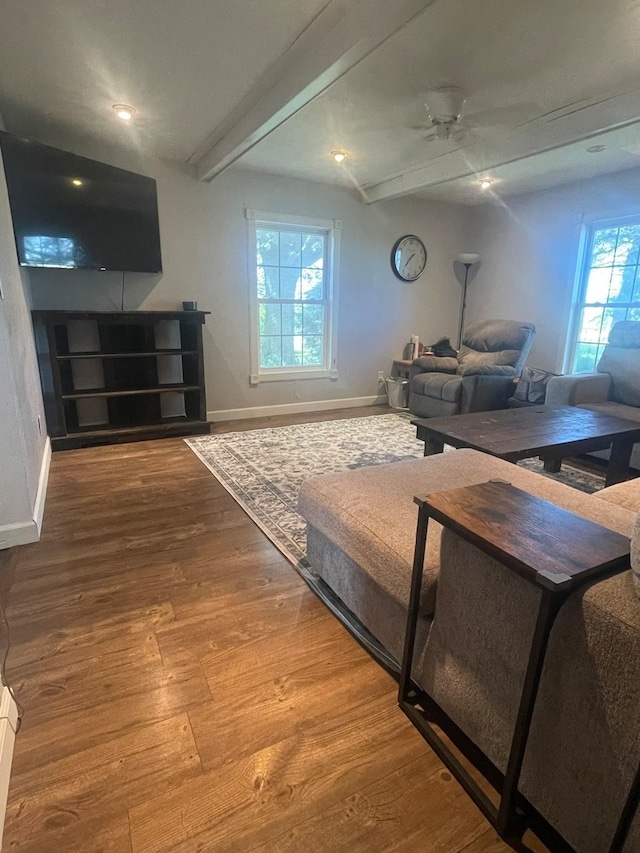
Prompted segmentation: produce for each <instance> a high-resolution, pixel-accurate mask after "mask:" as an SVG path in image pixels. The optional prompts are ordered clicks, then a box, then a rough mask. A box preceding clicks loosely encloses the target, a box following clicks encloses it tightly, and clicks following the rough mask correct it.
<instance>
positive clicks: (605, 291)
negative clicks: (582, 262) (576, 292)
mask: <svg viewBox="0 0 640 853" xmlns="http://www.w3.org/2000/svg"><path fill="white" fill-rule="evenodd" d="M610 284H611V268H610V267H605V268H604V269H603V268H599V269H593V270H591V271H590V272H589V280H588V282H587V293H586V296H585V300H584V301H585V302H589V303H593V302H606V301H607V298H608V296H609V286H610Z"/></svg>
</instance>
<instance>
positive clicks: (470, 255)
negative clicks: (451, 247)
mask: <svg viewBox="0 0 640 853" xmlns="http://www.w3.org/2000/svg"><path fill="white" fill-rule="evenodd" d="M458 260H459V261H460V263H461V264H476V263H477V262H478V261H479V260H480V255H478V254H476V253H475V252H461V253H460V254H459V255H458Z"/></svg>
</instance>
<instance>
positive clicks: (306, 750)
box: [0, 409, 542, 853]
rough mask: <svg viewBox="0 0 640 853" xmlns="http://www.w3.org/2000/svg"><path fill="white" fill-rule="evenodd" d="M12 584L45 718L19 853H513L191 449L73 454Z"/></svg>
mask: <svg viewBox="0 0 640 853" xmlns="http://www.w3.org/2000/svg"><path fill="white" fill-rule="evenodd" d="M372 411H376V410H371V409H367V410H364V411H363V412H360V411H354V410H348V411H347V412H330V413H327V414H326V415H324V416H323V418H328V419H333V418H336V417H340V416H341V415H344V416H348V417H353V416H354V415H357V414H371V413H372ZM378 411H379V410H378ZM314 419H315V418H314V417H313V416H309V415H307V416H305V417H299V418H287V419H284V418H281V419H277V420H276V419H270V420H269V421H268V422H266V421H262V422H260V423H258V422H255V421H254V422H247V421H244V422H241V423H239V424H234V425H233V426H234V427H237V428H242V429H246V428H250V427H252V426H253V427H255V426H265V425H269V426H272V425H278V424H279V423H285V422H291V421H294V420H295V421H300V420H314ZM317 419H320V417H319V418H317ZM228 428H229V426H228V425H224V426H221V427H220V430H226V429H228ZM0 568H1V569H2V571H3V574H2V577H3V590H2V593H3V596H4V600H5V602H6V601H7V599H8V610H7V615H8V619H9V623H10V626H11V639H12V648H11V652H10V655H9V662H8V674H9V677H10V680H11V681H12V682H13V684H14V686H15V689H16V693H17V696H18V698H19V700H20V702H21V703H22V704H23V705H24V708H25V713H24V720H23V724H22V728H21V730H20V733H19V735H18V737H17V739H16V746H15V753H14V761H13V771H12V778H11V788H10V795H9V803H8V809H7V819H6V827H5V837H4V849H5V850H21V851H23V850H24V851H33V852H34V853H49V851H52V853H53V852H54V851H55V853H65V851H74V853H75V851H82V853H89V851H96V852H97V851H104V853H106V851H109V853H116V851H117V853H121V851H122V853H125V851H126V853H132V851H133V853H164V851H180V853H183V851H184V853H186V851H189V853H196V851H198V853H207V851H215V853H219V851H233V852H234V853H245V851H256V853H257V851H261V853H285V852H286V853H298V851H305V853H313V851H337V850H349V851H367V853H370V852H371V851H393V850H396V851H402V852H403V853H411V851H416V853H418V852H419V853H430V852H431V851H442V853H460V851H465V853H499V851H507V850H508V849H509V848H507V847H506V846H505V845H504V844H503V843H502V842H500V840H499V839H498V838H497V836H496V834H495V832H494V831H493V830H492V829H491V828H490V827H489V825H488V824H487V823H486V821H485V820H484V819H483V818H482V816H481V815H480V813H479V812H478V810H477V809H476V808H475V807H474V806H473V805H472V803H471V802H470V800H469V799H468V798H467V796H466V795H465V794H464V793H463V791H462V789H461V788H460V787H459V786H458V785H457V783H456V782H455V781H454V780H452V778H451V776H450V774H449V773H448V772H446V771H445V769H444V768H443V766H442V765H441V764H440V762H439V761H438V759H437V758H436V757H435V755H434V754H433V753H432V752H431V751H430V750H429V749H428V748H427V746H426V745H425V743H424V742H423V740H422V739H421V737H420V736H419V735H418V734H417V732H416V731H415V730H414V729H413V727H412V726H411V724H410V723H409V722H408V721H407V720H406V718H405V717H404V716H403V715H402V713H401V712H400V711H399V710H398V707H397V704H396V684H395V682H394V681H393V680H392V678H391V677H390V676H389V675H387V674H386V673H385V672H384V671H383V670H382V669H381V668H380V667H379V666H378V665H377V664H376V663H374V662H373V661H372V660H371V659H370V658H369V657H368V655H367V654H366V653H365V652H364V651H363V650H362V649H361V648H360V646H359V645H358V644H357V643H356V642H355V641H354V640H353V639H352V638H351V637H350V636H349V634H347V632H346V631H345V630H344V629H343V628H342V627H341V626H340V624H339V623H338V622H337V621H336V620H335V618H334V617H333V616H331V615H330V613H329V612H328V611H327V610H326V609H325V607H324V606H323V605H322V604H321V603H320V602H319V601H318V600H317V599H316V598H315V596H314V595H313V593H311V592H310V591H309V589H308V588H307V586H306V585H305V583H304V582H303V581H302V580H301V578H300V577H299V576H298V575H297V573H296V572H295V570H294V569H293V568H292V566H291V565H290V564H289V563H288V562H287V561H286V560H285V559H284V557H282V556H281V554H280V553H279V552H278V551H277V550H276V549H275V548H274V547H273V546H272V545H271V543H270V542H269V541H268V540H267V539H266V537H265V536H264V535H263V534H262V533H261V532H260V531H259V530H258V528H257V527H256V526H255V525H254V524H253V523H252V522H251V521H250V520H249V518H248V517H247V516H246V515H245V514H244V513H243V512H242V510H241V509H240V508H239V507H238V506H237V504H236V503H235V502H234V501H233V499H232V498H231V497H230V496H229V495H228V494H227V492H226V491H225V490H224V489H223V488H222V487H221V486H220V484H219V483H218V481H217V480H216V479H215V478H214V477H213V476H212V475H211V474H210V473H209V471H208V470H207V469H206V468H205V467H204V466H203V465H202V463H201V462H199V461H198V459H197V458H196V457H195V456H194V455H193V454H192V453H191V451H190V450H189V449H188V448H187V447H186V445H185V444H184V443H183V442H182V441H181V440H178V439H169V440H164V441H155V442H141V443H137V444H127V445H121V446H112V447H101V448H95V449H84V450H74V451H68V452H62V453H56V454H54V456H53V460H52V464H51V474H50V480H49V490H48V497H47V503H46V511H45V518H44V526H43V533H42V539H41V541H40V542H39V543H37V544H35V545H29V546H24V547H22V548H17V549H13V550H12V551H5V552H0ZM8 587H10V588H9V589H8ZM536 849H542V848H539V847H536Z"/></svg>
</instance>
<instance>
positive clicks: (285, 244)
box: [280, 231, 301, 268]
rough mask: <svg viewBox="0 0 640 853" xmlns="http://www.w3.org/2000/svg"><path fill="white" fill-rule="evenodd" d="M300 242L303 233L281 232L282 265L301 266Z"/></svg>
mask: <svg viewBox="0 0 640 853" xmlns="http://www.w3.org/2000/svg"><path fill="white" fill-rule="evenodd" d="M300 242H301V235H300V234H299V233H296V232H294V233H291V232H289V231H281V232H280V266H281V267H298V268H299V267H300V265H301V264H300Z"/></svg>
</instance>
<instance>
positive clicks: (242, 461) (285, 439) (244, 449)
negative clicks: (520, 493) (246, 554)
mask: <svg viewBox="0 0 640 853" xmlns="http://www.w3.org/2000/svg"><path fill="white" fill-rule="evenodd" d="M410 417H411V416H410V415H407V414H402V413H398V414H389V415H374V416H372V417H366V418H349V419H346V420H338V421H325V422H322V423H312V424H297V425H294V426H285V427H276V428H274V429H258V430H249V431H246V432H231V433H225V434H222V435H208V436H202V437H200V438H189V439H185V441H186V443H187V444H188V445H189V447H190V448H191V450H193V452H194V453H195V454H196V456H198V458H199V459H201V460H202V462H204V464H205V465H206V466H207V468H208V469H209V470H210V471H211V473H212V474H213V475H214V476H215V477H217V478H218V480H220V482H221V483H222V485H223V486H224V487H225V489H226V490H227V491H228V492H229V493H230V494H231V495H232V496H233V497H234V498H235V500H236V501H237V502H238V503H239V504H240V506H241V507H242V508H243V509H244V511H245V512H246V513H247V514H248V515H249V516H250V517H251V518H252V519H253V520H254V521H255V522H256V524H257V525H258V526H259V527H260V528H261V530H263V531H264V533H266V535H267V536H268V537H269V539H271V541H272V542H273V543H274V544H275V545H276V546H277V547H278V548H279V549H280V550H281V551H282V552H283V554H284V555H285V556H286V557H287V558H288V559H289V560H290V561H291V562H292V563H293V564H294V565H295V566H296V567H297V568H298V569H299V570H302V571H303V574H306V572H304V569H306V561H305V555H306V531H305V522H304V520H303V518H302V517H301V516H300V515H298V507H297V502H298V490H299V488H300V485H301V483H302V481H303V480H305V479H307V478H308V477H313V476H315V475H317V474H328V473H334V472H339V471H348V470H349V469H351V468H361V467H363V466H365V465H380V464H382V463H385V462H398V461H400V460H401V459H409V458H411V457H420V456H422V453H423V448H424V445H423V443H422V442H421V441H418V440H417V439H416V437H415V427H413V426H411V424H410V422H409V420H410ZM447 449H449V450H451V448H445V450H447ZM518 464H520V465H522V466H524V467H526V468H529V469H530V470H533V471H537V472H539V473H541V474H544V473H545V472H544V471H543V468H542V463H541V462H540V461H539V460H537V459H526V460H523V461H522V462H520V463H518ZM545 476H549V477H552V478H553V479H557V480H561V481H562V482H564V483H566V484H567V485H570V486H573V487H574V488H577V489H580V490H581V491H584V492H594V491H597V490H598V489H601V488H602V487H603V486H604V478H603V477H602V476H600V475H598V474H592V473H588V472H585V471H582V470H579V469H578V468H575V467H573V466H571V465H569V464H567V463H566V462H564V463H563V465H562V471H561V472H560V473H559V474H545Z"/></svg>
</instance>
